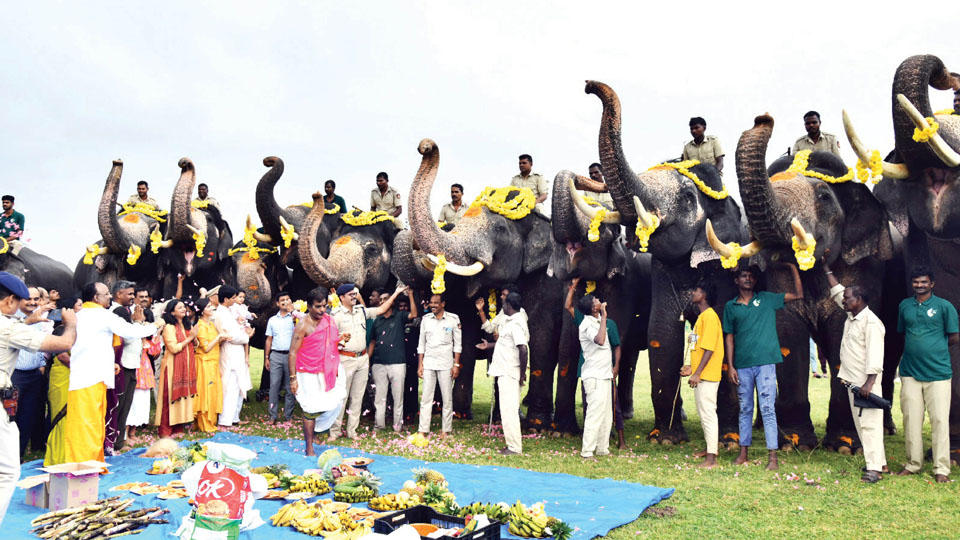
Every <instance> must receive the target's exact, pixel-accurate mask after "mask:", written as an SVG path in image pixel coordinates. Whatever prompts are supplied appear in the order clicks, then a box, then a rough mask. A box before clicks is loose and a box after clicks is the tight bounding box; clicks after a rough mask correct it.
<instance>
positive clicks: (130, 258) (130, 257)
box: [127, 244, 141, 266]
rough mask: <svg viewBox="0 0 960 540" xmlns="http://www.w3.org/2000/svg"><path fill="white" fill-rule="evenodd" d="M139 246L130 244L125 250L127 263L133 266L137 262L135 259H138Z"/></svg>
mask: <svg viewBox="0 0 960 540" xmlns="http://www.w3.org/2000/svg"><path fill="white" fill-rule="evenodd" d="M140 252H141V250H140V246H135V245H133V244H131V245H130V249H128V250H127V264H129V265H130V266H133V265H135V264H137V261H139V260H140Z"/></svg>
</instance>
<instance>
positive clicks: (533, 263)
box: [523, 214, 553, 274]
mask: <svg viewBox="0 0 960 540" xmlns="http://www.w3.org/2000/svg"><path fill="white" fill-rule="evenodd" d="M530 218H531V221H530V224H531V227H530V232H528V233H527V238H526V241H525V242H524V247H523V271H524V273H527V274H530V273H533V272H534V271H536V270H540V269H541V268H545V267H546V266H547V263H549V262H550V254H551V252H552V251H553V240H552V235H551V233H552V231H551V229H550V222H549V221H547V220H546V219H545V218H543V217H541V216H540V215H539V214H535V215H532V216H530Z"/></svg>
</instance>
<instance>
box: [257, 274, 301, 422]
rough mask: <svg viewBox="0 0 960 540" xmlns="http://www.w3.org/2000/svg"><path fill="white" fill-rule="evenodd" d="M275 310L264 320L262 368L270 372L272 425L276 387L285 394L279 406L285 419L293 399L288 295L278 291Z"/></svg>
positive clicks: (277, 413)
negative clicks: (265, 332)
mask: <svg viewBox="0 0 960 540" xmlns="http://www.w3.org/2000/svg"><path fill="white" fill-rule="evenodd" d="M277 307H278V308H280V311H279V312H278V313H277V314H276V315H274V316H273V317H270V319H269V320H268V321H267V338H266V342H265V343H264V345H263V353H264V355H263V358H264V360H263V369H265V370H267V371H269V372H270V420H272V421H273V423H274V424H276V423H277V422H278V419H279V416H280V411H279V409H280V403H279V402H280V385H281V384H282V385H283V388H284V390H286V392H287V395H286V397H285V398H284V403H283V415H284V418H285V419H286V420H290V419H291V418H293V406H294V404H295V403H296V396H294V395H293V392H291V391H290V362H289V361H288V360H289V354H290V341H291V340H292V339H293V329H294V327H295V326H296V320H295V319H294V318H293V313H292V310H293V302H292V301H291V300H290V293H288V292H285V291H280V294H278V295H277Z"/></svg>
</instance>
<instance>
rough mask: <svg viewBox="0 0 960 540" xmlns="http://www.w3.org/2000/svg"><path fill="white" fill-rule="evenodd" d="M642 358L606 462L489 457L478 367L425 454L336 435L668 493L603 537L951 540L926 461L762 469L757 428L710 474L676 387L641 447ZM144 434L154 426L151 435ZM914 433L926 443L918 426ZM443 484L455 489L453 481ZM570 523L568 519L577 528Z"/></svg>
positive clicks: (494, 438)
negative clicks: (909, 467)
mask: <svg viewBox="0 0 960 540" xmlns="http://www.w3.org/2000/svg"><path fill="white" fill-rule="evenodd" d="M646 365H647V362H646V355H645V354H643V355H641V358H640V362H639V364H638V366H640V368H639V373H638V376H637V380H636V388H635V392H634V395H635V403H636V414H635V417H634V418H633V419H632V420H630V421H628V422H627V425H626V434H627V439H628V441H627V442H628V446H629V448H628V449H627V450H624V451H618V450H616V449H615V445H611V450H612V452H613V454H612V455H610V456H608V457H602V458H597V459H588V460H584V459H583V458H581V457H580V456H579V445H580V439H579V438H549V437H545V436H540V435H536V434H528V435H525V438H524V452H525V454H524V455H523V456H511V457H502V456H500V455H499V454H497V453H496V452H497V450H499V449H500V448H501V447H502V446H503V437H502V434H500V433H499V432H495V434H494V435H490V434H487V433H485V430H484V427H485V425H484V422H485V419H486V418H487V415H488V413H489V406H490V397H491V395H490V391H491V384H490V382H489V380H488V379H487V378H486V377H485V375H483V369H478V370H477V376H476V379H475V381H474V383H475V384H474V388H475V394H474V396H475V399H474V404H473V410H474V418H475V419H476V420H473V421H464V420H456V421H455V422H454V434H455V437H453V438H452V440H449V441H447V442H441V441H436V442H431V444H430V445H429V446H428V447H427V448H425V449H420V448H417V447H415V446H412V445H411V444H409V443H408V442H407V441H406V439H405V437H406V435H408V434H410V433H411V432H412V431H411V430H414V429H415V427H410V426H408V427H407V429H405V430H404V432H403V433H401V434H399V435H397V434H394V433H393V432H392V431H389V432H387V433H382V432H373V431H372V429H371V427H372V416H373V413H372V411H370V412H369V413H368V416H365V417H364V420H363V422H362V423H361V432H360V433H361V437H360V440H358V441H349V440H346V439H342V440H341V441H340V442H342V443H349V445H350V446H353V447H356V448H361V449H363V450H366V451H370V452H376V453H380V454H392V455H403V456H407V457H421V458H424V459H429V460H435V461H451V462H459V463H473V464H499V465H505V466H510V467H519V468H524V469H530V470H536V471H543V472H562V473H568V474H574V475H579V476H583V477H587V478H603V477H610V478H614V479H617V480H628V481H631V482H639V483H643V484H649V485H656V486H662V487H672V488H675V489H676V492H675V493H674V495H673V496H672V497H671V498H670V499H667V500H666V501H663V502H661V503H660V504H659V505H657V506H656V507H653V508H652V509H651V511H648V512H647V513H645V514H644V515H642V516H640V517H639V518H638V519H637V520H636V521H634V522H632V523H628V524H626V525H624V526H623V527H620V528H618V529H615V530H613V531H611V533H610V535H609V537H610V538H615V539H627V538H630V539H634V538H695V537H696V538H796V537H803V538H804V539H806V540H812V539H825V538H831V539H832V538H841V537H857V538H871V539H872V538H897V539H914V538H960V520H958V515H960V488H958V485H960V484H958V483H956V482H953V483H950V484H945V485H937V484H934V483H933V482H932V477H931V476H930V465H929V464H927V465H926V466H925V468H924V471H923V474H921V475H917V476H911V477H896V476H891V475H886V476H885V477H884V479H883V480H881V481H880V482H879V483H877V484H874V485H865V484H863V483H861V481H860V468H861V467H862V466H863V465H864V462H863V458H862V456H841V455H839V454H836V453H834V452H828V451H823V450H816V451H813V452H806V453H798V452H792V453H787V454H781V462H780V471H779V472H776V473H774V472H768V471H766V470H764V468H763V465H764V463H765V455H764V454H765V451H764V450H763V449H762V441H763V433H762V432H757V433H755V436H754V438H755V440H756V441H759V444H758V446H755V447H754V448H756V450H755V451H754V452H753V454H751V457H755V458H756V460H755V461H754V462H753V463H752V464H750V465H746V466H739V467H737V466H734V465H732V464H731V461H732V460H733V458H734V457H735V456H734V453H732V452H727V451H724V450H721V453H720V456H719V461H720V466H719V467H718V468H716V469H713V470H709V471H707V470H701V469H699V468H697V464H698V463H699V460H698V459H695V458H693V457H692V456H691V454H692V453H693V452H695V451H696V450H697V449H698V448H699V447H700V444H701V443H702V433H701V430H700V424H699V419H698V418H697V416H696V407H695V406H694V405H693V403H694V400H693V390H692V389H690V388H689V387H688V386H687V385H686V384H684V385H683V389H682V396H683V399H684V401H685V403H686V407H685V408H686V411H687V414H688V415H689V420H688V421H687V423H686V427H687V432H688V434H689V435H690V438H691V442H689V443H686V444H683V445H678V446H672V447H665V446H660V445H656V444H652V443H648V442H647V441H646V440H645V437H644V435H645V434H646V433H647V432H648V431H649V430H650V429H651V427H652V416H653V412H652V407H651V405H650V398H649V391H650V386H649V377H648V374H647V370H646ZM261 369H262V356H261V354H260V351H258V350H254V351H252V353H251V376H252V378H253V381H254V385H255V386H256V385H257V383H258V382H259V380H260V371H261ZM810 387H811V401H812V403H813V404H814V405H813V415H814V417H813V422H814V425H815V426H816V428H817V430H818V434H819V435H821V436H822V434H823V431H824V425H825V422H826V410H827V405H826V404H827V400H828V397H829V383H828V382H827V380H826V379H813V380H811V383H810ZM252 395H253V393H252V392H251V396H252ZM895 403H899V402H898V401H895ZM266 407H267V404H266V402H263V403H256V402H255V401H254V400H253V399H251V400H250V403H249V404H248V405H246V406H245V407H244V410H243V414H242V417H243V420H247V421H248V423H247V424H245V425H243V426H240V427H237V428H235V429H234V431H237V432H241V433H245V434H251V435H263V436H269V437H285V438H300V437H301V432H300V424H299V422H298V421H297V418H299V416H298V415H297V416H295V417H294V421H293V422H290V423H281V424H278V425H276V426H274V425H272V424H269V423H268V421H267V420H268V416H267V411H266ZM578 410H579V407H578ZM894 418H895V420H896V422H897V425H898V426H900V425H901V417H900V410H899V405H896V404H895V405H894ZM581 421H582V419H581ZM438 422H439V417H436V416H435V417H434V429H437V428H438ZM155 434H156V430H155V428H153V429H152V435H155ZM925 434H926V435H927V440H928V441H929V427H927V429H925ZM194 437H198V438H199V435H191V438H194ZM886 451H887V460H888V462H889V463H890V468H891V469H892V470H894V471H897V470H899V469H900V464H901V463H902V461H903V458H904V450H903V436H902V434H899V433H898V434H897V435H894V436H890V437H887V438H886ZM33 457H36V456H33ZM33 457H31V459H32V458H33ZM451 487H452V488H453V491H454V492H455V493H456V486H451ZM570 489H576V486H570ZM546 495H547V494H544V496H546ZM461 502H462V503H468V502H470V501H461ZM525 502H526V501H525ZM529 502H533V501H529ZM572 525H574V526H576V523H573V524H572Z"/></svg>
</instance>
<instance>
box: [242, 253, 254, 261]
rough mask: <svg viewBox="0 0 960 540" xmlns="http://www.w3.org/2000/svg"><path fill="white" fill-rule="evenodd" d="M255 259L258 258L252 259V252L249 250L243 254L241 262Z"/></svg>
mask: <svg viewBox="0 0 960 540" xmlns="http://www.w3.org/2000/svg"><path fill="white" fill-rule="evenodd" d="M254 260H256V259H251V258H250V253H249V252H248V253H244V254H243V257H241V258H240V262H245V263H252V262H253V261H254Z"/></svg>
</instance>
